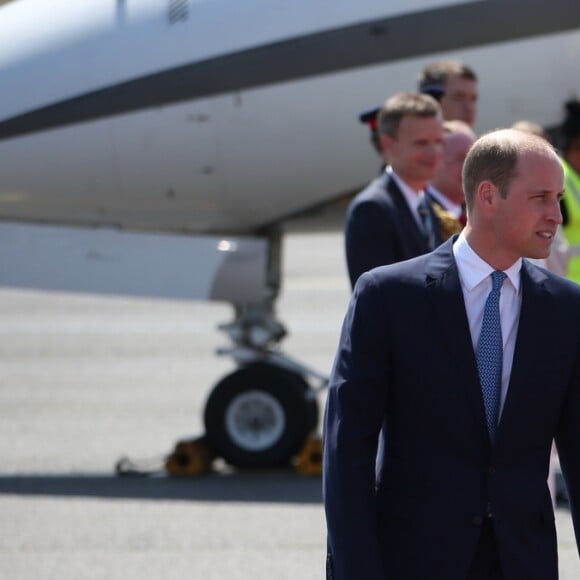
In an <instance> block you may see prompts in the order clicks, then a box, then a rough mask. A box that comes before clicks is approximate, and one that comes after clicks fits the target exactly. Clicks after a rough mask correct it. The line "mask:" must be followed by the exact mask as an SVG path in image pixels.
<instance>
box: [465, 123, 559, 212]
mask: <svg viewBox="0 0 580 580" xmlns="http://www.w3.org/2000/svg"><path fill="white" fill-rule="evenodd" d="M527 151H538V152H543V153H546V152H548V151H551V152H552V153H554V149H553V147H552V146H551V145H550V144H549V143H548V142H547V141H546V140H545V139H542V138H541V137H538V136H536V135H531V134H529V133H524V132H523V131H518V130H516V129H500V130H495V131H491V132H489V133H486V134H485V135H483V136H482V137H480V138H479V139H478V140H477V141H476V142H475V143H474V144H473V146H472V147H471V149H470V150H469V153H468V154H467V157H466V158H465V162H464V164H463V174H462V177H463V191H464V192H465V203H466V205H467V209H468V210H469V209H471V208H472V207H473V198H474V196H475V192H476V190H477V188H478V186H479V184H480V183H481V182H482V181H491V183H493V184H494V185H495V186H496V187H497V189H498V190H499V194H500V196H501V197H502V198H504V199H505V198H506V197H507V194H508V191H509V188H510V184H511V181H512V179H513V178H514V177H515V176H516V174H517V164H518V160H519V158H520V156H521V155H522V153H525V152H527ZM554 155H555V153H554Z"/></svg>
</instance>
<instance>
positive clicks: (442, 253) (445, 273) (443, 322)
mask: <svg viewBox="0 0 580 580" xmlns="http://www.w3.org/2000/svg"><path fill="white" fill-rule="evenodd" d="M456 239H457V236H453V238H451V239H449V240H448V241H447V242H445V243H444V244H443V245H441V246H439V248H437V249H436V250H435V251H434V252H433V253H432V254H430V260H429V263H428V266H427V271H426V276H427V277H426V284H427V287H428V289H429V296H430V299H431V304H432V311H433V313H434V316H435V323H436V324H438V327H439V331H440V336H441V340H443V341H445V342H446V351H447V352H449V353H450V354H451V356H450V359H449V360H450V361H451V364H450V365H449V374H450V381H449V384H450V385H451V387H452V388H456V389H459V390H460V391H461V393H460V395H459V396H460V397H461V396H464V397H465V398H466V400H467V405H468V407H469V408H470V409H471V411H472V413H473V414H474V417H476V420H477V423H478V425H479V427H480V432H481V436H482V439H483V440H484V441H485V442H487V444H488V445H489V434H488V429H487V423H486V419H485V409H484V405H483V397H482V394H481V387H480V383H479V375H478V373H477V363H476V360H475V354H474V352H473V345H472V339H471V332H470V330H469V322H468V320H467V313H466V310H465V301H464V298H463V291H462V289H461V282H460V280H459V273H458V271H457V265H456V264H455V259H454V257H453V250H452V247H453V242H454V241H455V240H456Z"/></svg>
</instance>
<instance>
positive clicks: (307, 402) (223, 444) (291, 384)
mask: <svg viewBox="0 0 580 580" xmlns="http://www.w3.org/2000/svg"><path fill="white" fill-rule="evenodd" d="M311 395H312V393H311V389H310V388H309V386H308V384H307V383H306V381H305V380H304V379H303V378H302V377H301V376H300V375H299V374H297V373H295V372H292V371H289V370H286V369H282V368H279V367H276V366H273V365H272V364H264V363H253V364H250V365H248V366H246V367H243V368H240V369H238V370H237V371H235V372H233V373H232V374H230V375H228V376H227V377H225V378H224V379H222V380H221V381H220V382H219V383H218V384H217V385H216V386H215V388H214V389H213V391H212V392H211V394H210V396H209V399H208V401H207V405H206V409H205V416H204V421H205V429H206V435H207V437H208V439H209V441H210V442H211V444H212V446H213V447H214V448H215V450H216V451H217V453H218V454H219V455H220V456H222V457H223V458H224V459H225V460H226V461H227V462H228V463H230V464H231V465H234V466H236V467H243V468H264V467H279V466H286V465H288V464H289V462H290V459H291V458H292V457H293V456H295V455H296V454H297V453H298V452H299V451H300V449H301V448H302V446H303V445H304V442H305V441H306V438H307V436H308V435H309V433H310V432H311V431H312V430H313V429H314V428H315V427H316V424H317V422H318V404H317V401H316V399H314V398H313V397H312V396H311Z"/></svg>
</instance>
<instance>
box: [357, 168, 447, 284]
mask: <svg viewBox="0 0 580 580" xmlns="http://www.w3.org/2000/svg"><path fill="white" fill-rule="evenodd" d="M428 212H429V220H430V221H431V223H432V227H433V232H434V234H435V235H434V239H433V240H431V242H432V244H430V243H429V240H428V238H427V236H426V235H425V233H424V232H423V231H421V229H420V228H419V226H418V225H417V221H416V220H415V218H414V217H413V214H412V213H411V210H410V208H409V205H408V203H407V201H406V200H405V198H404V196H403V193H402V192H401V190H400V189H399V186H398V185H397V183H396V182H395V180H394V179H393V178H392V177H391V176H390V175H389V174H388V173H386V172H383V173H382V174H381V175H380V176H379V177H377V178H376V179H375V180H373V181H372V182H371V183H370V184H369V185H368V186H367V187H366V188H365V189H364V190H363V191H361V192H360V193H359V194H358V195H357V196H356V197H355V198H354V199H353V200H352V202H351V204H350V205H349V208H348V212H347V217H346V227H345V246H346V262H347V267H348V274H349V278H350V281H351V285H352V287H354V285H355V283H356V281H357V280H358V278H359V276H360V275H361V274H362V273H363V272H366V271H368V270H372V269H373V268H376V267H377V266H384V265H386V264H392V263H394V262H401V261H403V260H408V259H409V258H414V257H415V256H419V255H421V254H425V253H427V252H429V251H430V250H432V249H433V247H435V246H437V245H439V244H440V243H441V241H442V238H441V234H440V232H439V229H438V227H437V224H438V221H437V218H436V216H435V214H434V212H433V209H432V207H431V206H430V205H428Z"/></svg>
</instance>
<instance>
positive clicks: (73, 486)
mask: <svg viewBox="0 0 580 580" xmlns="http://www.w3.org/2000/svg"><path fill="white" fill-rule="evenodd" d="M0 494H5V495H22V496H52V497H97V498H114V499H121V498H122V499H140V500H143V499H145V500H146V499H151V500H179V501H184V500H185V501H187V500H191V501H208V502H211V501H219V502H228V501H231V502H255V503H297V504H317V503H321V502H322V482H321V478H320V477H319V476H304V475H298V474H296V473H294V472H292V471H276V472H273V473H270V472H235V473H225V474H224V473H210V474H206V475H200V476H196V477H166V476H153V477H148V476H139V475H130V476H129V475H126V476H115V475H110V474H102V475H100V474H90V475H82V474H81V475H68V474H62V475H59V474H56V475H42V474H40V475H37V474H34V475H15V476H7V475H4V476H0Z"/></svg>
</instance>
